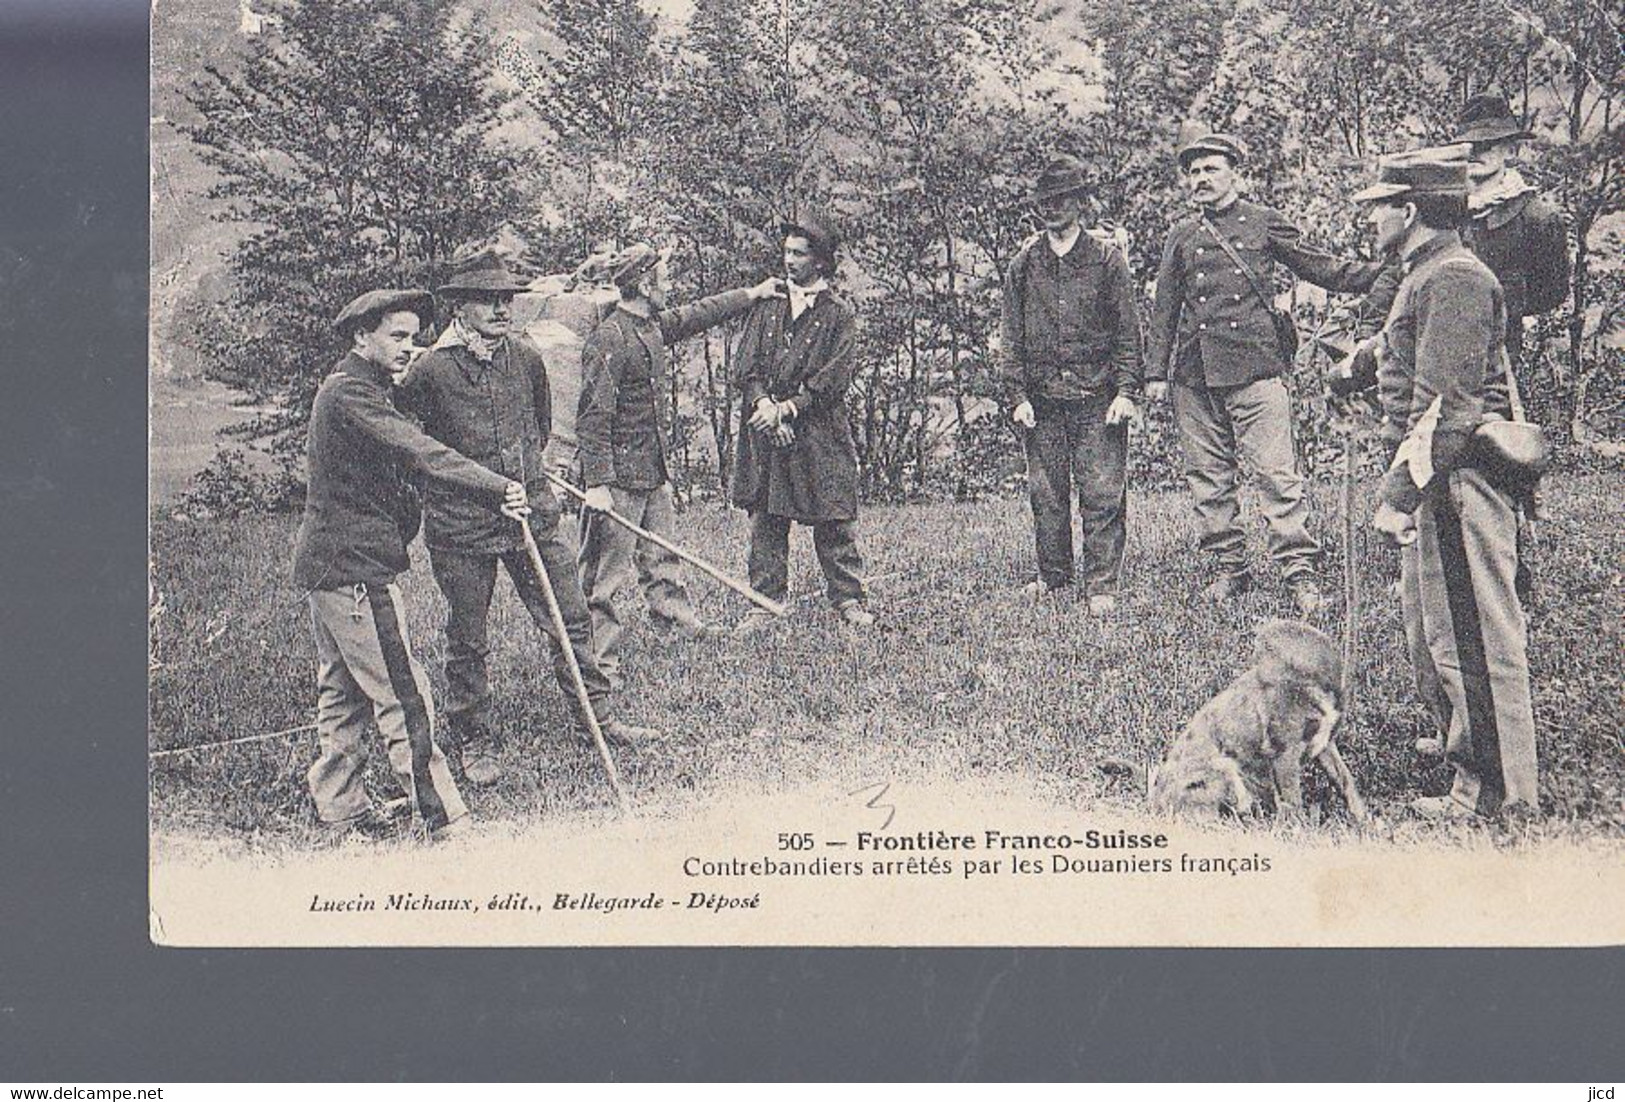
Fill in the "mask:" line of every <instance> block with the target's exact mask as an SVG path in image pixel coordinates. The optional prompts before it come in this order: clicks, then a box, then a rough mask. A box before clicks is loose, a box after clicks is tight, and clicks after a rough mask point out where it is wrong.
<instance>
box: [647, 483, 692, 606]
mask: <svg viewBox="0 0 1625 1102" xmlns="http://www.w3.org/2000/svg"><path fill="white" fill-rule="evenodd" d="M646 500H647V504H646V505H645V507H644V510H643V527H645V528H647V529H648V530H649V531H651V532H653V533H654V534H655V535H657V536H664V537H665V538H666V539H668V540H671V539H672V536H673V533H674V530H675V528H676V519H677V518H676V512H675V510H674V509H673V507H672V496H671V483H670V482H666V483H663V484H662V485H659V486H656V487H655V488H654V489H653V490H651V491H649V493H648V494H647V495H646ZM673 542H675V541H673ZM637 564H638V577H639V579H640V580H641V581H642V582H643V594H644V597H645V599H647V600H648V602H649V613H650V615H652V616H653V617H654V618H655V619H656V620H657V621H659V622H661V623H664V624H668V625H670V626H671V627H673V628H675V629H676V630H677V631H679V632H681V633H683V634H684V635H693V634H694V633H695V632H697V631H699V630H700V626H701V625H700V617H699V614H698V613H696V612H695V611H694V603H693V602H692V601H691V600H690V599H689V595H688V584H687V582H686V580H685V578H684V571H683V562H682V560H681V559H679V558H678V557H677V556H676V555H674V554H672V553H671V552H670V551H667V550H666V549H665V548H664V547H661V546H660V545H659V544H657V543H653V542H651V541H649V540H639V541H638V546H637Z"/></svg>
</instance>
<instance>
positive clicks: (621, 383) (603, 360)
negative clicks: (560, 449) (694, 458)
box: [575, 291, 752, 490]
mask: <svg viewBox="0 0 1625 1102" xmlns="http://www.w3.org/2000/svg"><path fill="white" fill-rule="evenodd" d="M751 301H752V300H751V297H750V293H749V292H748V291H724V292H723V293H722V294H720V295H712V296H710V297H709V298H702V299H701V300H700V301H698V302H695V303H691V304H690V305H688V306H680V307H676V308H674V309H670V310H661V311H660V312H659V313H657V314H655V315H654V316H653V317H648V318H645V317H641V316H639V315H637V314H634V313H633V312H632V311H630V310H627V309H625V308H624V307H617V308H616V309H615V311H614V312H613V313H611V314H610V315H609V316H608V317H607V318H605V319H604V320H603V321H602V322H600V323H599V325H598V327H597V328H596V329H594V330H593V332H592V335H591V336H590V337H588V338H587V343H586V344H585V345H583V346H582V349H581V400H580V403H579V404H578V405H577V407H576V424H575V431H576V443H577V447H578V449H579V455H580V460H581V474H582V480H583V481H584V482H585V483H586V484H587V486H589V487H592V486H619V487H620V488H622V489H626V490H652V489H654V488H655V487H657V486H660V485H662V484H663V483H665V482H666V481H667V480H668V478H669V477H670V476H669V474H668V472H667V469H666V449H667V447H668V443H667V442H668V441H669V440H670V438H671V426H670V425H669V424H668V423H667V422H668V420H669V412H668V411H669V408H670V407H669V405H668V403H667V401H666V388H667V376H668V362H667V357H666V346H667V345H670V344H676V343H677V342H678V341H680V340H683V339H685V338H687V337H692V336H694V335H695V334H696V333H701V332H704V331H705V330H707V329H709V328H711V327H712V326H713V325H719V324H721V323H722V322H725V321H727V320H728V319H729V318H732V317H736V316H738V315H739V314H742V313H744V312H745V311H746V310H747V309H749V308H750V304H751Z"/></svg>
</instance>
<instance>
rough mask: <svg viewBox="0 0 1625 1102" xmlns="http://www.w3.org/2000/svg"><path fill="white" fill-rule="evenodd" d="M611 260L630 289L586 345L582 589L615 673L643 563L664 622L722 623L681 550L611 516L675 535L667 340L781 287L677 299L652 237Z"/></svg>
mask: <svg viewBox="0 0 1625 1102" xmlns="http://www.w3.org/2000/svg"><path fill="white" fill-rule="evenodd" d="M610 268H611V279H612V280H613V281H614V283H615V286H616V287H617V288H618V289H619V291H620V296H621V297H620V302H619V303H617V305H616V307H615V309H614V311H613V312H611V313H610V314H609V316H608V317H606V318H605V319H604V320H603V321H602V322H600V323H599V325H598V327H597V328H596V329H594V330H593V333H592V335H591V336H590V337H588V338H587V343H586V344H585V345H584V346H583V347H582V349H581V400H580V403H579V405H578V406H577V410H576V439H577V446H578V448H579V449H580V451H579V457H580V463H581V474H582V480H583V482H584V483H585V484H586V487H587V499H586V504H587V511H586V512H585V513H584V514H583V516H582V522H581V555H580V567H581V588H582V591H583V592H584V593H585V594H586V597H587V607H588V608H590V609H591V610H592V631H593V641H594V642H595V643H596V645H597V647H598V664H599V666H600V668H602V670H603V671H604V674H605V676H606V677H608V678H609V679H610V681H611V683H615V682H616V681H617V680H618V677H619V672H620V667H621V656H620V648H621V639H622V637H623V636H624V635H625V632H626V626H625V624H624V623H622V620H621V615H620V613H619V612H618V611H617V610H616V608H615V595H616V594H617V593H618V592H619V591H620V590H621V589H623V588H624V587H625V586H626V585H627V584H628V583H629V582H631V581H632V580H633V576H634V574H636V576H637V577H638V578H639V579H640V580H641V581H642V583H643V592H644V596H645V598H646V599H647V600H648V602H649V612H650V615H651V616H652V617H653V618H654V620H655V621H656V623H658V624H661V625H664V626H665V627H667V628H669V629H670V630H672V631H675V632H676V633H678V634H679V635H682V636H684V637H686V638H690V639H694V638H699V637H701V636H702V635H705V634H708V633H709V632H710V631H711V629H710V628H708V627H707V625H705V624H703V623H701V622H700V618H699V616H698V615H697V614H696V613H695V611H694V606H693V604H692V603H691V602H690V601H689V597H688V589H687V587H686V586H685V585H684V584H683V568H682V564H681V563H680V561H679V560H678V558H677V556H675V555H673V554H672V553H671V552H670V551H667V550H665V549H664V548H662V547H659V546H657V545H656V544H653V543H649V542H647V541H645V542H642V543H639V542H638V538H637V537H636V536H634V535H633V534H632V533H631V532H630V531H628V530H627V529H626V528H625V527H623V526H622V525H621V524H620V523H618V522H616V521H614V520H611V519H610V518H609V517H607V516H605V515H604V514H605V512H607V511H608V510H610V509H613V510H614V511H615V512H616V513H618V514H619V515H621V516H623V517H625V518H626V519H628V520H630V521H631V522H632V523H634V524H637V525H640V526H641V527H644V528H647V529H648V530H649V531H651V532H654V533H656V534H657V535H662V536H667V537H670V536H671V534H672V486H671V474H670V472H669V470H668V469H667V466H666V454H667V448H668V446H669V445H668V443H667V442H668V440H669V438H670V433H671V428H670V426H669V425H668V424H667V421H668V420H669V413H670V408H671V407H670V403H669V402H668V401H667V393H668V385H669V384H668V373H669V367H668V362H667V356H666V348H667V346H668V345H672V344H676V343H677V342H678V341H681V340H684V339H686V338H688V337H692V336H695V335H696V334H699V333H702V332H704V331H705V330H707V329H710V328H711V327H712V326H715V325H720V324H722V323H723V322H725V321H728V320H729V319H731V318H734V317H737V316H739V315H740V314H742V313H744V312H745V311H746V310H748V309H749V308H750V306H751V303H753V302H756V301H758V300H759V299H762V298H766V297H769V296H771V295H773V294H775V293H779V292H778V286H779V282H778V281H777V280H773V279H768V280H764V281H762V282H761V283H759V284H757V285H756V286H755V287H751V288H749V289H741V290H736V291H725V292H723V293H722V294H719V295H712V296H710V297H708V298H703V299H701V300H700V301H698V302H695V303H692V304H691V305H688V306H680V307H672V308H670V309H668V308H667V307H666V296H667V293H668V291H669V290H670V283H669V279H668V277H667V274H666V260H665V258H664V257H663V256H661V255H660V254H659V253H658V252H656V251H655V250H654V249H653V248H652V247H651V246H649V245H646V244H637V245H633V246H631V247H630V248H628V249H625V250H623V251H622V252H621V253H620V254H618V255H617V256H616V257H615V258H614V260H613V261H612V263H611V265H610Z"/></svg>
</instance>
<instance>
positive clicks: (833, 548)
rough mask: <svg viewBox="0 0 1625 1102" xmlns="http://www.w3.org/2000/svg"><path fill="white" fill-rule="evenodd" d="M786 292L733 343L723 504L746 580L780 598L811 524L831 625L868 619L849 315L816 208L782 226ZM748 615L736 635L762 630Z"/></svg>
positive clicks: (757, 616)
mask: <svg viewBox="0 0 1625 1102" xmlns="http://www.w3.org/2000/svg"><path fill="white" fill-rule="evenodd" d="M779 232H780V234H781V237H782V241H783V248H784V253H783V255H784V270H785V276H786V281H785V291H786V294H785V297H782V298H770V299H766V300H764V301H761V302H758V303H756V304H755V305H754V306H753V307H752V308H751V310H750V312H749V313H748V314H746V316H745V324H744V327H743V329H742V331H741V333H740V337H739V349H738V354H737V358H736V362H737V363H738V364H739V371H740V376H741V388H742V389H743V391H744V402H743V408H742V410H741V415H740V421H741V428H740V432H739V445H738V449H737V451H736V452H735V455H734V471H733V487H732V491H733V502H734V504H735V505H737V506H739V507H740V508H742V509H745V510H746V511H747V512H749V514H750V521H751V527H750V584H751V586H752V587H753V588H754V589H755V590H756V591H757V592H759V593H763V594H765V595H767V596H768V597H771V598H773V599H774V600H780V601H782V600H783V599H784V598H785V597H786V595H787V594H788V591H789V582H790V531H791V527H792V525H794V524H804V525H809V526H810V527H811V528H812V535H813V547H814V549H815V550H816V551H817V554H818V564H819V566H821V567H822V568H823V571H824V583H825V590H826V593H827V595H828V597H829V600H830V603H831V604H832V605H834V606H835V609H836V611H837V612H838V613H839V615H840V617H841V619H842V620H843V621H844V622H845V623H846V624H848V625H850V626H853V627H867V626H869V625H871V624H873V623H874V614H873V613H871V612H870V611H869V610H868V608H867V607H866V604H867V596H868V595H867V593H866V591H865V588H864V584H863V578H862V576H861V573H860V572H861V571H862V569H863V557H862V555H861V554H860V553H859V551H858V544H857V517H858V449H857V443H856V441H855V440H854V439H853V437H852V425H851V422H850V421H849V419H848V417H847V409H846V393H847V391H848V390H849V389H850V388H851V386H852V379H853V373H854V371H855V369H856V363H857V343H858V336H857V318H856V314H855V312H854V311H853V309H852V307H851V305H850V304H848V303H847V301H846V300H845V299H844V298H842V297H841V296H840V295H839V294H838V293H837V292H836V291H835V289H834V287H833V286H832V285H831V283H832V280H833V278H834V276H835V272H836V265H837V261H838V255H839V252H840V247H841V238H840V233H839V231H838V230H837V228H836V226H835V224H834V223H833V222H831V221H830V220H829V219H828V218H826V217H824V216H823V215H821V214H818V213H816V212H810V211H806V212H802V214H801V215H800V216H798V217H795V218H791V219H787V220H784V221H782V222H781V224H780V226H779ZM772 622H773V618H772V617H771V615H770V614H768V613H765V612H762V611H761V610H760V609H753V610H752V611H751V612H750V613H748V614H747V615H746V617H745V619H744V620H743V621H742V622H741V623H740V624H739V627H738V628H737V629H736V630H737V631H739V632H740V633H742V634H749V633H751V632H754V631H757V630H759V629H761V628H765V627H768V626H769V625H771V624H772Z"/></svg>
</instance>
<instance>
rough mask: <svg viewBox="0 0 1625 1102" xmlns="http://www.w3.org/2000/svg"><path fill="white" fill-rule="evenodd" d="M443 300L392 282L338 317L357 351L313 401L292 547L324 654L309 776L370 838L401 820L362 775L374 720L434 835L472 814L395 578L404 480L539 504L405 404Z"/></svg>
mask: <svg viewBox="0 0 1625 1102" xmlns="http://www.w3.org/2000/svg"><path fill="white" fill-rule="evenodd" d="M432 306H433V301H432V300H431V299H430V297H429V293H428V292H427V291H393V290H390V291H372V292H370V293H368V294H365V295H362V296H360V297H359V298H357V299H355V300H354V301H353V302H351V303H350V304H349V305H348V306H346V307H345V308H344V309H343V310H341V311H340V312H339V315H338V317H337V318H336V319H335V320H334V323H333V324H334V328H336V329H337V330H338V331H339V333H340V334H341V335H342V336H343V337H344V338H345V339H346V340H348V341H349V343H350V350H349V352H348V353H347V354H346V355H345V357H344V358H343V359H342V360H340V361H339V362H338V364H337V365H336V366H335V367H334V368H333V372H332V374H330V375H328V377H327V378H326V379H325V380H323V382H322V385H321V387H320V388H319V389H318V390H317V391H316V400H315V402H314V404H313V405H312V407H311V412H310V442H309V452H308V460H309V470H308V485H307V489H306V494H305V515H304V520H303V522H302V523H301V524H300V526H299V536H298V540H297V543H296V544H295V548H294V556H293V579H294V584H295V585H297V586H298V587H299V588H300V589H303V590H305V591H306V592H307V594H308V597H307V600H308V603H309V605H310V619H311V626H312V627H313V629H314V630H315V634H316V654H317V658H318V661H319V669H318V674H317V693H318V698H317V714H316V722H317V728H318V730H319V732H320V737H321V756H320V757H318V758H317V759H316V763H315V764H314V765H312V766H311V767H310V771H309V774H308V776H307V780H308V782H309V784H310V794H311V797H312V798H313V799H314V800H315V802H316V811H317V814H318V815H319V816H320V817H321V819H322V821H323V822H327V823H338V824H343V825H344V826H345V827H347V828H348V829H350V830H353V831H355V832H356V833H357V834H358V835H360V836H362V837H368V838H377V837H382V836H384V835H386V834H388V833H390V832H391V831H392V829H393V826H392V824H391V822H390V821H389V817H388V816H387V815H386V814H384V813H383V812H382V811H380V810H379V809H378V808H377V807H376V806H375V805H374V804H373V801H372V799H371V797H369V796H368V794H367V789H366V785H365V783H364V781H363V775H362V774H363V769H364V767H365V765H366V760H367V744H366V731H367V721H368V720H369V719H372V720H375V721H376V722H377V724H378V730H379V732H380V733H381V734H382V735H383V737H384V743H385V745H386V746H387V747H388V750H389V760H390V764H391V765H392V766H393V767H394V769H395V773H396V775H397V776H398V777H399V778H400V781H401V784H402V786H403V787H404V788H405V790H406V791H407V792H408V793H409V794H410V800H411V806H412V807H413V808H415V809H416V811H417V814H418V816H419V818H420V819H421V820H422V822H423V824H424V826H425V827H426V828H427V829H428V831H429V832H430V836H431V837H434V838H443V837H446V836H447V835H448V834H450V833H452V832H454V831H455V830H456V829H457V828H458V824H460V823H462V822H464V821H465V820H464V816H466V815H467V813H468V809H467V807H466V806H465V805H464V803H463V799H462V796H461V795H460V794H459V793H458V791H457V785H456V782H454V781H453V780H452V777H451V773H450V771H449V770H447V768H446V759H445V757H444V755H442V754H441V752H440V749H439V747H438V746H436V745H435V740H434V706H433V702H432V700H431V698H430V695H429V681H428V678H427V677H425V676H424V673H423V667H422V666H420V665H419V664H418V661H417V658H416V657H415V656H414V655H413V654H412V645H411V640H410V638H409V637H408V635H407V630H406V620H407V617H406V608H405V605H404V604H403V602H402V599H401V591H400V589H399V588H398V587H397V586H396V585H395V578H396V576H397V575H399V574H400V573H401V572H402V571H404V570H406V568H407V566H408V565H409V561H408V557H407V550H406V545H407V543H408V542H409V541H410V540H411V538H412V537H413V536H414V535H415V534H416V533H417V525H418V519H419V514H418V505H417V498H416V496H415V494H414V493H413V491H412V488H411V486H410V485H409V484H408V483H407V481H406V477H407V475H408V474H412V473H415V474H417V475H419V476H421V477H422V478H424V479H426V480H428V481H429V482H430V484H432V485H434V486H436V487H437V488H438V489H439V491H440V492H443V493H445V494H446V495H448V496H451V497H457V498H459V499H467V500H469V501H471V502H477V503H478V504H479V507H480V508H482V509H490V510H492V511H493V512H497V511H499V510H500V513H501V514H502V515H503V516H506V517H509V518H510V521H512V520H516V519H518V518H520V517H522V516H524V515H525V514H527V513H528V512H529V509H528V507H527V506H526V501H525V488H524V486H522V485H521V484H519V483H518V482H515V481H513V480H511V479H508V478H505V477H503V476H502V475H500V474H497V473H496V472H494V471H491V470H488V469H487V468H485V467H482V466H480V465H479V464H478V463H475V462H474V461H473V460H470V459H467V458H465V457H464V456H462V455H459V454H458V453H457V452H455V451H453V450H452V449H451V448H448V447H446V446H445V445H444V444H441V443H440V442H438V441H436V440H434V439H432V438H431V437H429V436H426V435H425V434H424V433H423V431H422V430H421V429H419V428H418V427H417V426H416V425H415V424H413V423H412V422H411V421H410V420H408V419H407V418H406V417H405V416H403V415H402V414H401V413H400V412H399V411H398V410H397V409H396V408H395V405H394V402H393V395H392V393H391V379H392V377H393V376H394V375H395V374H396V373H397V372H399V371H400V370H403V369H404V368H405V366H406V365H407V364H408V363H409V362H410V361H411V357H412V354H413V339H414V337H415V336H416V335H417V332H418V329H419V328H421V324H422V320H423V319H424V318H427V317H428V316H429V314H430V311H431V308H432Z"/></svg>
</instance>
